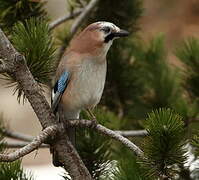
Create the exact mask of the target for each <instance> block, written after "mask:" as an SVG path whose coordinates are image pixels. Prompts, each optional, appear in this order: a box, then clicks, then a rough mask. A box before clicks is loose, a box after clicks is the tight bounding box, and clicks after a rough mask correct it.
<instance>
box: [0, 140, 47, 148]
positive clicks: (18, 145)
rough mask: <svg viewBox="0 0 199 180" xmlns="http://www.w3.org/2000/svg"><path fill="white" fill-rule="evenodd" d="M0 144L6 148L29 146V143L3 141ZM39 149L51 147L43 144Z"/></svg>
mask: <svg viewBox="0 0 199 180" xmlns="http://www.w3.org/2000/svg"><path fill="white" fill-rule="evenodd" d="M0 144H3V145H5V147H6V148H22V147H24V146H27V145H28V144H29V143H28V142H9V141H3V142H0ZM38 148H49V145H47V144H41V145H40V146H39V147H38Z"/></svg>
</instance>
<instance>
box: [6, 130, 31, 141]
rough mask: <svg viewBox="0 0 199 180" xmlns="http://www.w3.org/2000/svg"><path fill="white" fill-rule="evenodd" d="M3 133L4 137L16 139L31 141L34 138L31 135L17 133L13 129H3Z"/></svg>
mask: <svg viewBox="0 0 199 180" xmlns="http://www.w3.org/2000/svg"><path fill="white" fill-rule="evenodd" d="M3 134H4V136H6V137H9V138H13V139H17V140H21V141H25V142H30V141H32V140H33V139H34V137H33V136H30V135H26V134H22V133H18V132H14V131H10V130H4V131H3Z"/></svg>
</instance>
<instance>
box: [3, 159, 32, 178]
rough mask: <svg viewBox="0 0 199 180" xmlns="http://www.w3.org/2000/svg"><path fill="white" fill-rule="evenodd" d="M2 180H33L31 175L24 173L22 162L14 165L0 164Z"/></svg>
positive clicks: (13, 163) (18, 161)
mask: <svg viewBox="0 0 199 180" xmlns="http://www.w3.org/2000/svg"><path fill="white" fill-rule="evenodd" d="M0 179H2V180H33V179H34V178H33V176H32V174H31V173H29V174H28V175H27V174H25V173H24V170H23V168H22V167H21V161H20V160H17V161H15V162H12V163H2V162H0Z"/></svg>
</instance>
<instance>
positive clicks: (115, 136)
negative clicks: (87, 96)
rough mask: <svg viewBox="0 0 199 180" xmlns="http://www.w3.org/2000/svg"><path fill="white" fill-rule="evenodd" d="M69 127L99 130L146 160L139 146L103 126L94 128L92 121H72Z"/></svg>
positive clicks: (99, 125) (98, 125)
mask: <svg viewBox="0 0 199 180" xmlns="http://www.w3.org/2000/svg"><path fill="white" fill-rule="evenodd" d="M69 126H72V127H87V128H92V129H94V130H97V131H98V132H99V133H101V134H103V135H106V136H108V137H111V138H113V139H115V140H117V141H119V142H120V143H122V144H123V145H124V146H126V147H128V148H129V149H130V150H132V151H133V152H134V153H135V154H136V155H137V156H138V157H140V158H141V159H145V157H144V152H143V151H142V150H141V149H140V148H139V147H138V146H136V145H135V144H134V143H132V142H131V141H130V140H128V139H127V138H125V137H123V136H121V135H120V134H119V133H117V132H115V131H113V130H110V129H108V128H106V127H104V126H102V125H101V124H97V125H96V126H93V122H92V121H90V120H85V119H81V120H72V121H70V122H69Z"/></svg>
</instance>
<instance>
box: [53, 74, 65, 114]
mask: <svg viewBox="0 0 199 180" xmlns="http://www.w3.org/2000/svg"><path fill="white" fill-rule="evenodd" d="M68 82H69V72H67V71H64V72H63V73H62V75H61V76H60V78H59V79H58V81H57V82H56V84H55V86H54V88H53V90H52V95H51V108H52V111H53V112H54V113H55V112H56V111H57V107H58V104H59V102H60V100H61V97H62V95H63V93H64V91H65V89H66V87H67V85H68Z"/></svg>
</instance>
